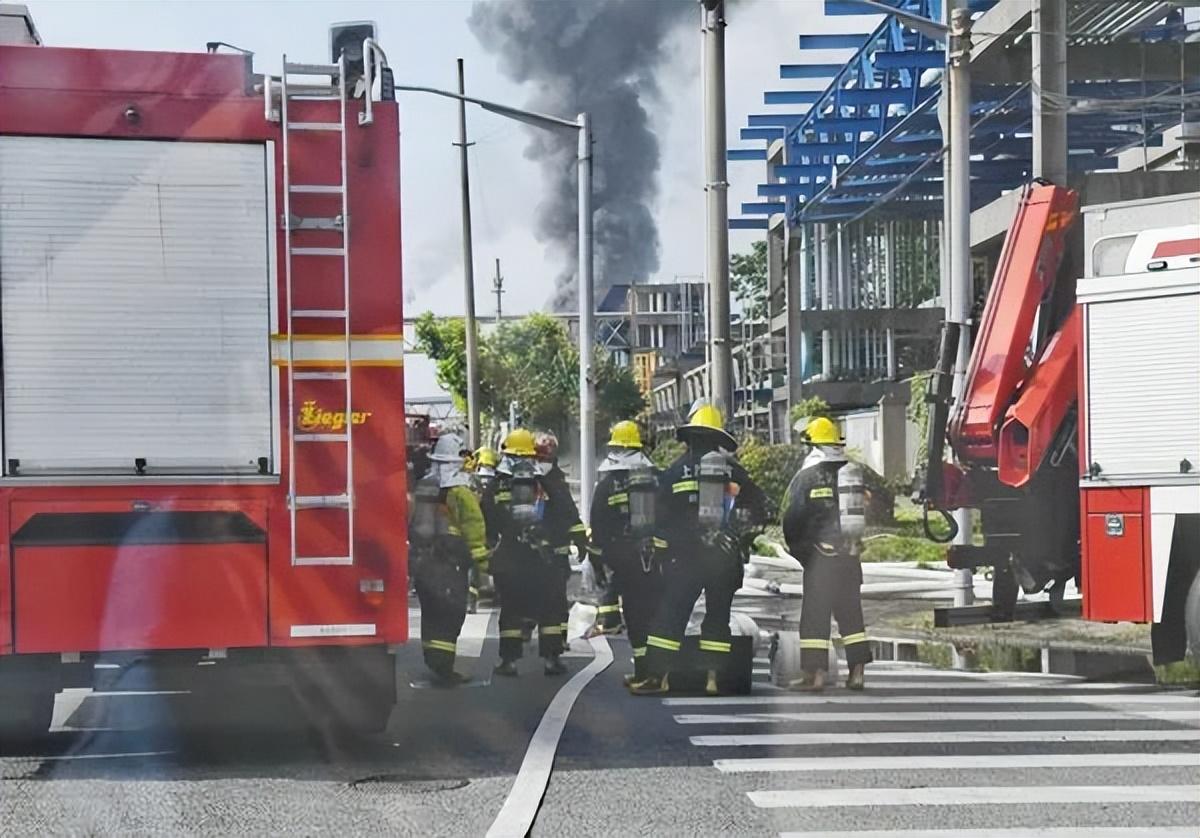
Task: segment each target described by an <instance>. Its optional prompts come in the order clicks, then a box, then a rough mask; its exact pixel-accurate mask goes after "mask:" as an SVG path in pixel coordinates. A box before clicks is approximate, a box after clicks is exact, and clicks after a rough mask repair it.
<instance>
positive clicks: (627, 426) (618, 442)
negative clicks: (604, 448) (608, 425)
mask: <svg viewBox="0 0 1200 838" xmlns="http://www.w3.org/2000/svg"><path fill="white" fill-rule="evenodd" d="M611 434H612V435H611V436H610V437H609V439H608V444H609V446H610V447H612V448H641V447H642V432H641V431H640V430H638V426H637V423H636V422H631V421H629V420H628V419H626V420H625V421H623V422H618V423H617V424H615V425H613V426H612V431H611Z"/></svg>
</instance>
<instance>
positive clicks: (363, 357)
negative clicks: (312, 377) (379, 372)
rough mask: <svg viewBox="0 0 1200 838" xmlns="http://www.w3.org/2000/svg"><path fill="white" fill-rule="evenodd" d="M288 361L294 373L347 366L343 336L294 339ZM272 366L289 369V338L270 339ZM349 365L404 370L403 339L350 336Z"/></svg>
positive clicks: (402, 336) (395, 337) (397, 337)
mask: <svg viewBox="0 0 1200 838" xmlns="http://www.w3.org/2000/svg"><path fill="white" fill-rule="evenodd" d="M291 352H292V355H291V359H292V362H293V363H294V365H295V367H296V368H297V369H300V368H307V369H314V368H316V369H329V368H339V369H340V368H343V367H345V366H346V338H345V336H344V335H294V336H293V337H292V340H291ZM271 363H272V364H273V365H275V366H277V367H286V366H287V365H288V336H287V335H284V334H275V335H271ZM350 365H351V366H353V367H402V366H404V335H399V334H384V335H351V336H350Z"/></svg>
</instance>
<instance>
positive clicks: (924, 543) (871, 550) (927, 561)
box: [862, 533, 946, 567]
mask: <svg viewBox="0 0 1200 838" xmlns="http://www.w3.org/2000/svg"><path fill="white" fill-rule="evenodd" d="M862 560H863V561H864V562H917V563H918V564H919V565H924V566H929V567H938V566H941V565H944V564H945V563H946V545H945V544H937V543H936V542H933V541H930V540H929V539H927V538H923V537H922V538H915V537H913V536H909V535H897V534H895V533H880V534H878V535H874V536H871V537H869V538H868V539H866V541H865V542H864V543H863V551H862Z"/></svg>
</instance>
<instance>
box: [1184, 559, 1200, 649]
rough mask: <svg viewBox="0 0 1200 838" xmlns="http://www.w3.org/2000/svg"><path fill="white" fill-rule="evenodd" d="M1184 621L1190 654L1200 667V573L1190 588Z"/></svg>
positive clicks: (1194, 578)
mask: <svg viewBox="0 0 1200 838" xmlns="http://www.w3.org/2000/svg"><path fill="white" fill-rule="evenodd" d="M1183 619H1184V624H1185V626H1186V628H1187V644H1188V652H1189V653H1190V654H1191V656H1192V661H1193V663H1195V664H1196V665H1197V666H1200V573H1196V574H1195V575H1194V576H1193V577H1192V585H1191V587H1190V588H1188V594H1187V602H1186V603H1185V605H1184V609H1183Z"/></svg>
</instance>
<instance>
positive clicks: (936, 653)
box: [917, 643, 954, 669]
mask: <svg viewBox="0 0 1200 838" xmlns="http://www.w3.org/2000/svg"><path fill="white" fill-rule="evenodd" d="M917 660H918V661H920V662H921V663H927V664H929V665H930V666H935V667H937V668H938V669H949V668H950V667H952V666H953V665H954V655H953V654H952V653H951V651H950V647H949V646H947V645H946V644H945V643H918V644H917Z"/></svg>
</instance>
